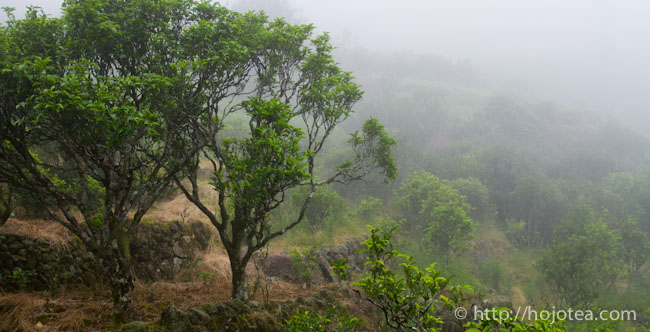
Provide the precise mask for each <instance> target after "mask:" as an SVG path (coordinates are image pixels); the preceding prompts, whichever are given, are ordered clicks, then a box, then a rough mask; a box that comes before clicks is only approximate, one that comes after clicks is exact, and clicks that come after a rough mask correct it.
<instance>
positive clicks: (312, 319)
mask: <svg viewBox="0 0 650 332" xmlns="http://www.w3.org/2000/svg"><path fill="white" fill-rule="evenodd" d="M358 327H359V320H358V319H356V318H354V317H352V316H350V315H349V314H348V313H347V311H346V310H345V309H344V308H341V307H338V306H333V307H331V308H329V309H328V310H327V312H326V313H325V314H324V315H319V314H317V313H314V312H311V311H307V310H303V309H300V310H299V311H298V314H296V315H293V316H292V317H291V319H289V320H288V321H287V322H286V323H285V325H284V327H283V328H282V332H355V331H357V328H358Z"/></svg>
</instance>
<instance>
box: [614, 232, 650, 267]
mask: <svg viewBox="0 0 650 332" xmlns="http://www.w3.org/2000/svg"><path fill="white" fill-rule="evenodd" d="M616 230H617V232H618V234H619V235H620V237H621V245H622V251H621V253H622V255H623V261H624V262H625V264H626V265H627V266H628V267H629V268H630V272H632V273H635V272H639V270H640V269H641V266H643V264H645V262H647V261H648V256H650V241H648V234H647V233H646V232H644V231H642V230H641V229H640V228H639V223H638V222H637V221H636V220H633V219H628V220H626V221H624V222H621V223H620V224H618V225H616Z"/></svg>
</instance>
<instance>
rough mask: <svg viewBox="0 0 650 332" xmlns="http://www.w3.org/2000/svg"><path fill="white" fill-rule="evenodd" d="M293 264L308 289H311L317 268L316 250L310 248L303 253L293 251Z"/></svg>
mask: <svg viewBox="0 0 650 332" xmlns="http://www.w3.org/2000/svg"><path fill="white" fill-rule="evenodd" d="M291 264H292V267H293V269H294V270H295V271H296V272H298V273H299V274H300V277H301V278H302V281H303V282H304V283H305V284H306V285H307V288H311V279H312V278H313V277H314V268H316V252H315V250H314V249H313V248H310V249H307V250H305V251H304V252H302V253H301V252H299V251H298V250H297V249H293V252H291Z"/></svg>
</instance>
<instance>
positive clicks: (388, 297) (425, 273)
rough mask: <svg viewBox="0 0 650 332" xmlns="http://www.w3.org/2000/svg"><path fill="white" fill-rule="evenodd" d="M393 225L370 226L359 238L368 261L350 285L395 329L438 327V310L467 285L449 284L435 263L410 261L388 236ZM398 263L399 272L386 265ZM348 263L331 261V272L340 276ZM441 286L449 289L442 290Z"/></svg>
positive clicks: (343, 276) (450, 303) (458, 296)
mask: <svg viewBox="0 0 650 332" xmlns="http://www.w3.org/2000/svg"><path fill="white" fill-rule="evenodd" d="M393 231H394V229H392V230H389V231H388V232H387V233H384V232H383V231H382V230H380V229H375V228H372V227H370V238H369V239H368V240H366V241H364V242H363V244H364V245H365V248H364V249H362V251H363V252H366V254H367V257H368V261H367V262H366V265H368V275H367V276H365V277H363V278H362V279H361V280H360V281H358V282H354V283H352V284H351V285H352V286H357V287H359V288H360V290H358V291H357V292H359V293H360V294H362V296H363V297H364V298H365V299H366V300H367V301H369V302H370V303H372V305H374V306H375V307H377V308H378V309H379V310H381V312H382V314H383V318H384V320H385V321H386V324H387V325H388V326H389V327H391V328H393V329H395V330H397V331H412V330H416V331H439V330H440V327H441V326H442V323H443V321H442V319H441V318H440V315H441V311H443V310H444V309H450V308H453V307H454V305H455V304H456V303H458V302H459V300H460V299H461V297H462V295H463V294H462V293H463V292H464V291H467V290H471V288H470V287H469V286H467V285H466V286H463V287H458V286H453V287H449V288H448V286H449V281H448V280H447V279H445V278H444V277H442V276H441V275H440V271H438V270H436V269H435V263H434V264H432V265H431V266H429V267H428V268H426V269H424V270H420V269H419V268H418V267H417V266H415V265H414V264H413V258H412V257H410V256H408V255H404V254H402V253H400V252H399V251H397V250H395V249H394V248H393V244H392V242H391V237H392V233H393ZM395 259H402V260H403V262H402V263H399V268H400V270H401V271H400V272H401V273H398V272H395V271H393V270H392V269H390V268H389V267H390V266H393V265H395V264H396V262H395V261H394V260H395ZM348 268H349V266H348V265H347V264H346V262H345V261H340V262H338V264H336V265H334V266H333V267H332V269H334V271H335V274H336V276H337V277H339V278H340V279H341V280H346V279H347V277H348ZM445 290H449V291H451V295H452V296H451V297H450V296H449V294H443V293H444V291H445Z"/></svg>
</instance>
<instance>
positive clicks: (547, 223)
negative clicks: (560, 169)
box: [508, 177, 565, 247]
mask: <svg viewBox="0 0 650 332" xmlns="http://www.w3.org/2000/svg"><path fill="white" fill-rule="evenodd" d="M564 209H565V207H564V197H563V195H562V192H561V191H560V189H559V186H558V185H557V184H556V183H555V182H554V180H552V179H550V178H542V177H525V178H520V179H518V180H517V184H516V185H515V188H514V190H513V191H512V193H511V194H510V212H509V214H508V217H509V218H513V219H515V220H520V221H523V222H524V223H525V227H524V234H525V245H526V246H528V247H532V246H535V245H540V244H542V243H544V242H546V241H549V239H550V237H551V236H550V235H551V232H552V229H553V226H554V225H556V224H557V223H558V222H559V220H560V218H561V216H562V214H563V212H564Z"/></svg>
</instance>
